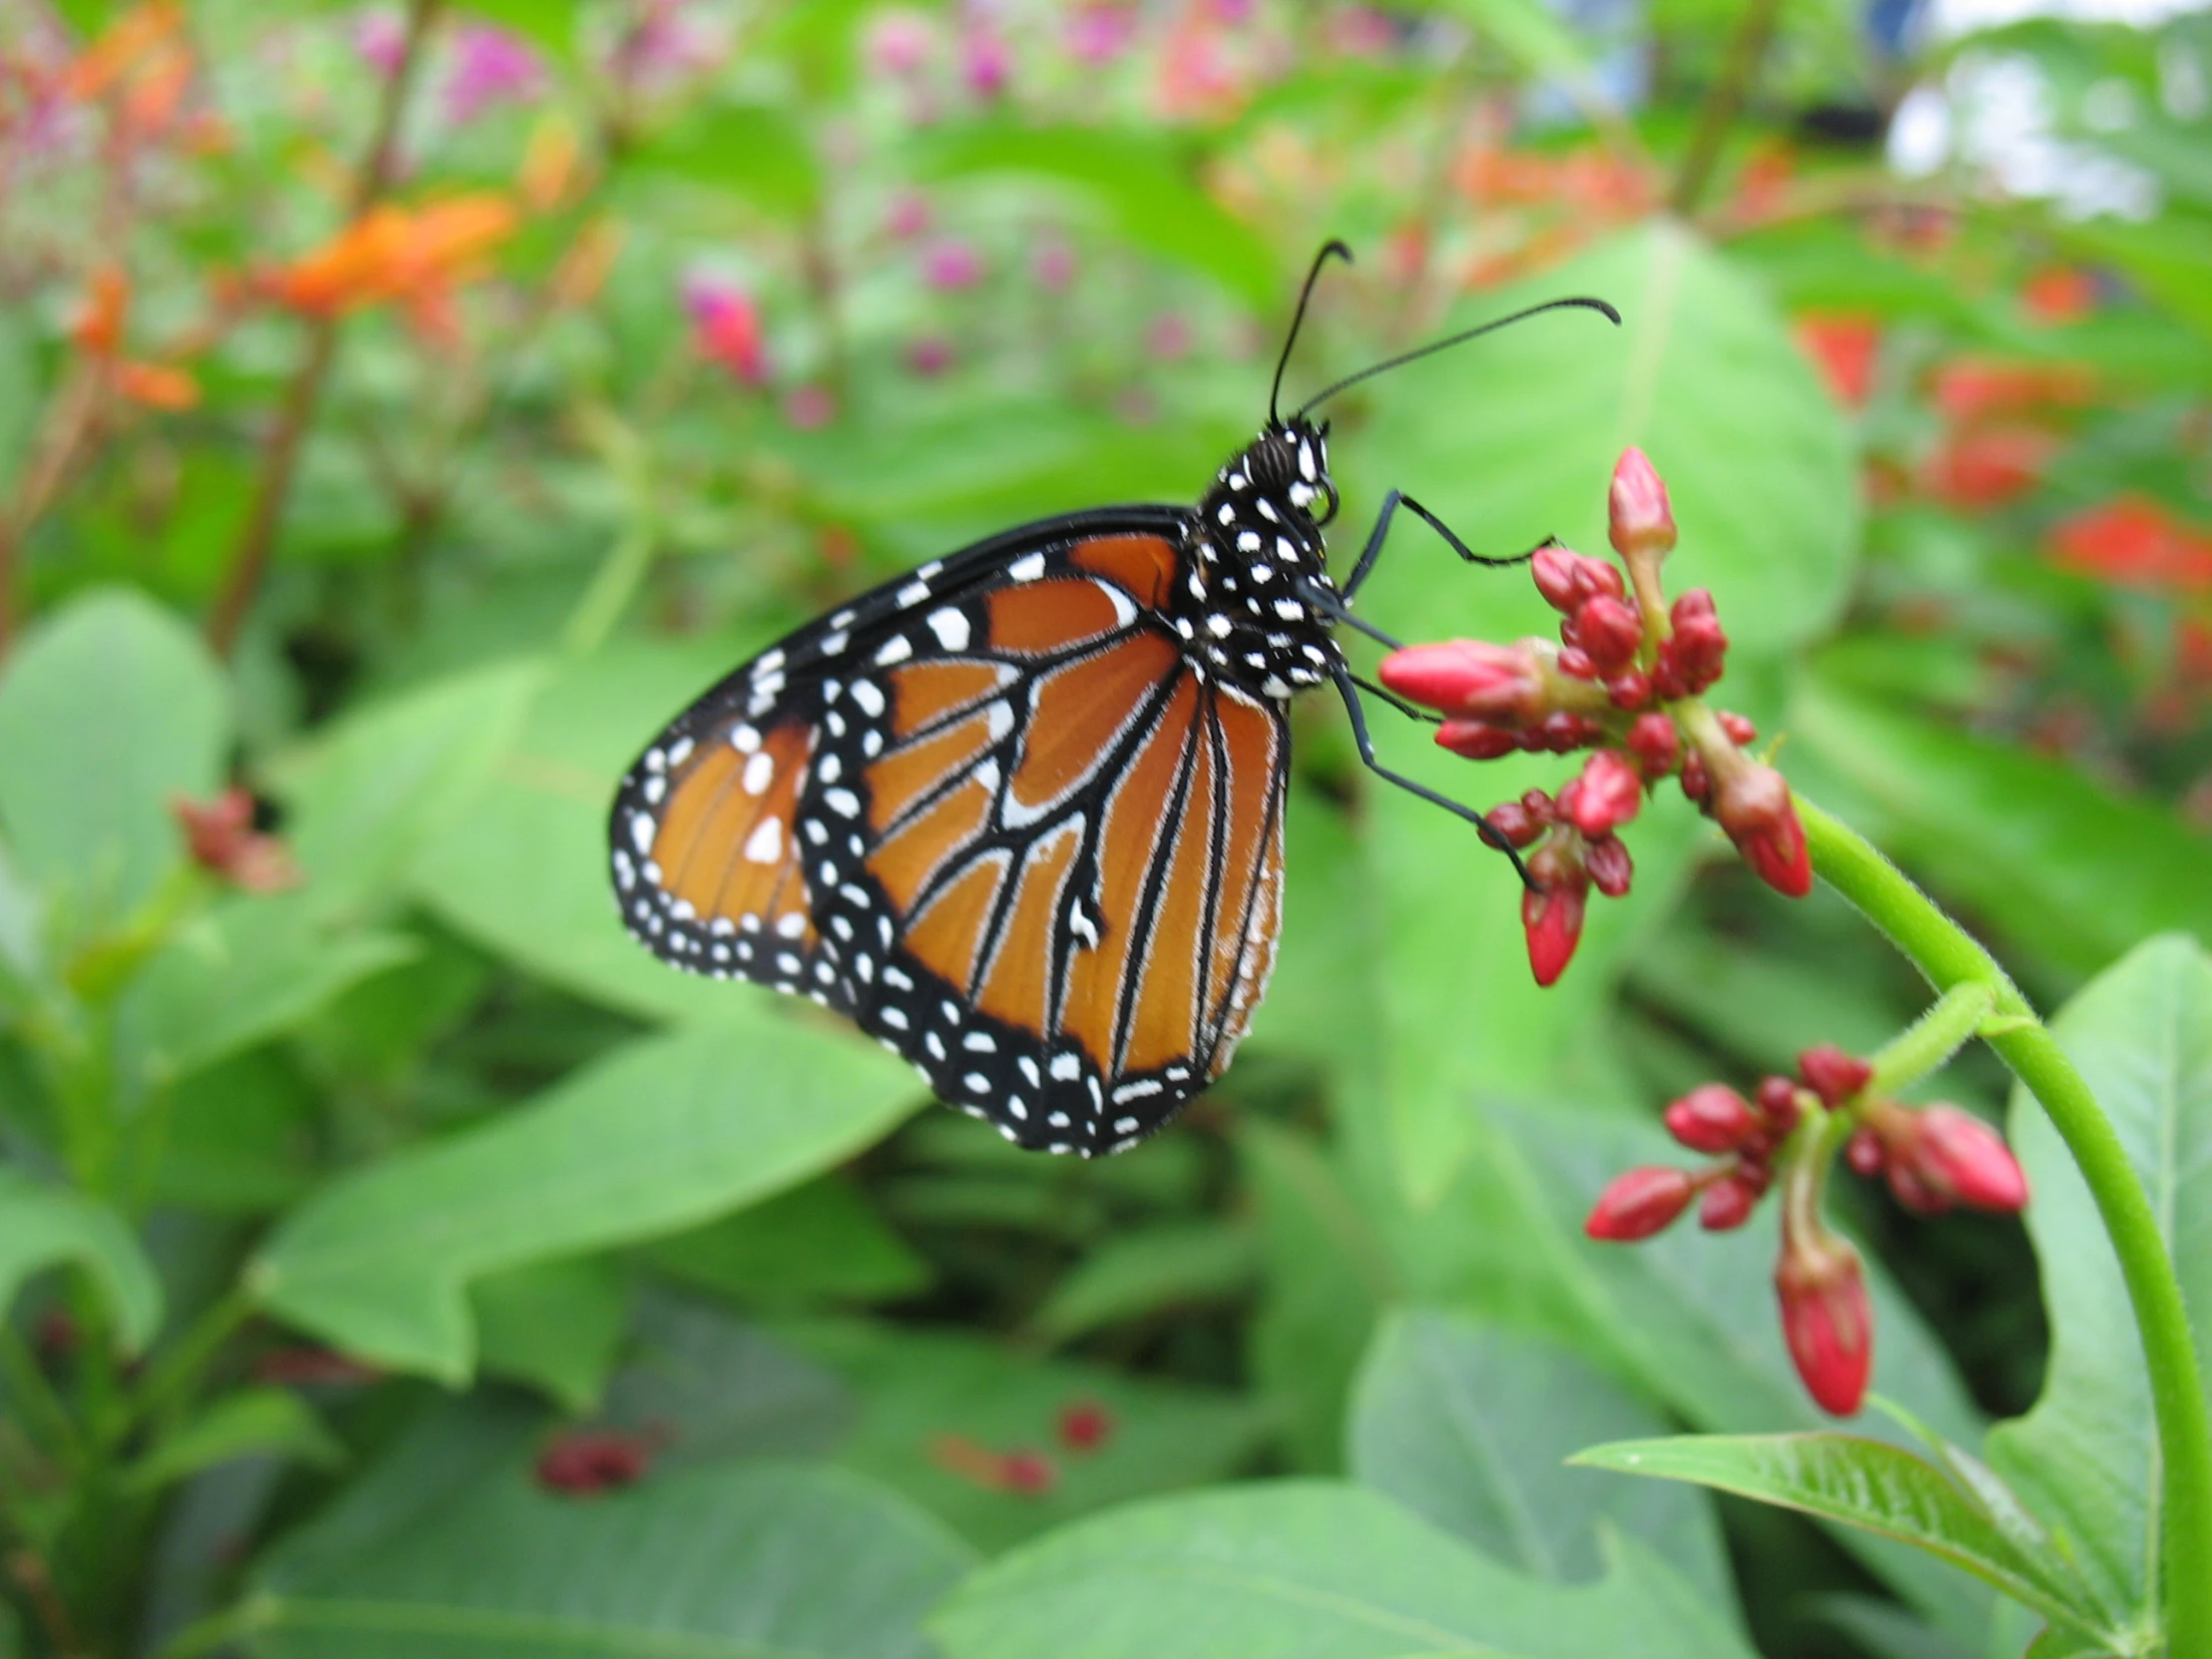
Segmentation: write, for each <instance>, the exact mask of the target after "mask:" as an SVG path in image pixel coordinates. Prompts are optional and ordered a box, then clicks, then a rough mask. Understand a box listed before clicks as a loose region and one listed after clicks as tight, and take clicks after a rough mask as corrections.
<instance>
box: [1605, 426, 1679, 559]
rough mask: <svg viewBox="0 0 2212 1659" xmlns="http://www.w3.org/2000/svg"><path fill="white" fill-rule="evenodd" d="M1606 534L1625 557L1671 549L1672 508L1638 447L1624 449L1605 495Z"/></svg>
mask: <svg viewBox="0 0 2212 1659" xmlns="http://www.w3.org/2000/svg"><path fill="white" fill-rule="evenodd" d="M1606 533H1607V535H1608V536H1609V537H1610V538H1611V540H1612V543H1613V547H1614V549H1615V551H1617V552H1619V553H1620V554H1621V555H1622V556H1623V557H1624V558H1625V557H1626V556H1628V555H1630V554H1632V553H1641V552H1644V551H1646V550H1649V551H1651V552H1654V553H1669V552H1672V551H1673V549H1674V543H1675V528H1674V508H1673V506H1672V505H1671V504H1670V503H1669V502H1668V500H1667V486H1666V485H1665V483H1663V482H1662V481H1661V480H1660V477H1659V474H1658V472H1657V470H1656V469H1655V468H1654V467H1653V466H1652V464H1651V461H1650V460H1649V458H1648V457H1646V456H1645V454H1644V452H1643V451H1642V450H1641V449H1624V450H1622V451H1621V458H1620V460H1619V462H1618V463H1617V464H1616V465H1615V466H1614V468H1613V483H1612V487H1611V490H1610V491H1609V492H1608V495H1607V497H1606Z"/></svg>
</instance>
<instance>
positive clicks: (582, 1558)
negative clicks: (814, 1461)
mask: <svg viewBox="0 0 2212 1659" xmlns="http://www.w3.org/2000/svg"><path fill="white" fill-rule="evenodd" d="M405 1513H406V1518H407V1522H408V1524H405V1525H384V1526H377V1525H374V1524H373V1519H374V1517H368V1516H363V1517H360V1518H359V1519H351V1517H343V1516H341V1517H338V1519H339V1521H340V1522H344V1521H347V1520H351V1524H350V1526H349V1527H348V1531H349V1533H350V1535H349V1536H348V1537H347V1538H346V1539H345V1543H344V1547H342V1548H340V1547H335V1544H336V1539H335V1537H334V1536H333V1535H332V1526H331V1523H330V1522H325V1523H322V1524H321V1525H320V1526H318V1527H317V1528H316V1529H314V1530H315V1531H316V1532H319V1533H321V1534H322V1536H310V1537H308V1538H306V1539H304V1540H302V1542H301V1546H295V1547H293V1548H291V1549H287V1550H286V1551H283V1552H280V1553H279V1555H278V1557H277V1560H276V1561H275V1562H274V1563H273V1564H272V1565H271V1567H270V1569H269V1570H268V1572H267V1573H266V1574H265V1576H264V1581H263V1583H262V1585H261V1587H260V1590H259V1593H258V1596H257V1604H258V1608H259V1611H260V1615H261V1617H260V1621H259V1629H258V1633H257V1636H256V1639H255V1644H254V1645H255V1651H256V1652H258V1653H261V1654H266V1655H268V1656H270V1659H358V1656H360V1655H364V1654H372V1653H375V1654H384V1653H406V1654H408V1655H410V1656H411V1659H491V1656H494V1655H520V1654H546V1653H579V1654H582V1653H589V1654H593V1655H598V1656H600V1659H672V1656H676V1655H683V1656H686V1659H767V1656H769V1655H775V1656H777V1659H927V1656H928V1648H927V1645H926V1642H925V1639H924V1638H923V1636H922V1634H921V1628H920V1624H921V1619H922V1616H923V1614H924V1613H925V1612H926V1611H927V1610H928V1608H929V1607H930V1606H931V1605H932V1604H933V1603H934V1602H935V1601H936V1600H937V1598H938V1597H940V1596H941V1595H942V1594H943V1593H944V1592H945V1591H946V1590H947V1589H948V1588H950V1587H951V1585H952V1584H953V1583H954V1582H955V1581H956V1580H957V1579H958V1578H959V1576H960V1574H961V1573H962V1572H963V1571H964V1570H965V1569H966V1567H967V1565H968V1563H969V1559H970V1557H969V1555H968V1552H967V1551H966V1549H965V1548H964V1547H963V1546H962V1545H961V1544H960V1543H959V1542H958V1541H957V1540H956V1539H954V1538H952V1537H950V1536H949V1535H948V1534H947V1533H946V1532H945V1531H944V1529H943V1528H942V1527H940V1526H938V1525H937V1524H936V1523H935V1522H934V1521H931V1520H930V1519H929V1518H928V1517H927V1516H926V1515H922V1514H918V1513H916V1512H915V1511H914V1510H913V1509H912V1508H911V1507H909V1506H908V1505H906V1504H905V1503H903V1502H901V1501H900V1500H899V1499H898V1498H896V1497H895V1496H893V1495H892V1494H890V1493H888V1492H884V1491H882V1490H880V1489H879V1488H877V1487H875V1486H873V1485H871V1484H870V1483H869V1482H867V1481H865V1480H863V1479H861V1478H860V1477H859V1476H858V1475H855V1474H852V1473H850V1472H848V1471H846V1470H843V1469H834V1468H807V1467H798V1466H786V1465H779V1464H774V1463H702V1464H695V1465H693V1466H690V1467H670V1468H668V1469H666V1470H657V1471H655V1472H653V1473H650V1474H648V1475H647V1477H646V1478H645V1479H644V1480H642V1481H640V1482H639V1483H638V1484H637V1485H635V1486H633V1487H630V1488H628V1489H627V1490H623V1491H616V1492H606V1493H601V1494H599V1495H597V1496H594V1497H592V1498H590V1499H589V1500H584V1499H579V1498H575V1497H567V1496H562V1495H559V1494H556V1493H552V1492H548V1491H545V1490H543V1489H542V1488H541V1487H539V1486H538V1485H537V1484H536V1483H535V1482H534V1481H533V1480H532V1479H531V1477H530V1475H529V1473H528V1470H527V1467H526V1465H524V1464H522V1463H520V1462H519V1460H517V1459H515V1458H513V1457H512V1456H511V1455H510V1456H508V1457H506V1458H503V1459H502V1460H501V1462H500V1463H498V1464H497V1465H495V1466H494V1467H493V1468H491V1469H490V1470H489V1471H488V1472H487V1473H485V1474H483V1475H480V1476H477V1477H475V1478H472V1479H468V1480H466V1481H463V1482H457V1483H454V1484H453V1485H451V1486H450V1487H449V1488H448V1489H447V1491H446V1492H445V1493H444V1495H443V1497H442V1499H441V1500H440V1501H439V1502H437V1503H436V1504H435V1505H434V1506H427V1507H415V1506H410V1507H409V1509H408V1510H407V1511H405Z"/></svg>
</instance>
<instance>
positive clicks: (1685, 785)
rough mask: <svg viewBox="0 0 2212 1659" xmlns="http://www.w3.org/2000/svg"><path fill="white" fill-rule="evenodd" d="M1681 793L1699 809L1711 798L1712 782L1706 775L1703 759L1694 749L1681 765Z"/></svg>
mask: <svg viewBox="0 0 2212 1659" xmlns="http://www.w3.org/2000/svg"><path fill="white" fill-rule="evenodd" d="M1682 793H1683V795H1684V796H1685V797H1686V798H1687V799H1689V800H1691V801H1694V802H1696V803H1697V804H1698V805H1699V806H1701V807H1702V806H1703V805H1705V803H1706V802H1707V801H1708V800H1710V799H1711V798H1712V794H1713V781H1712V779H1711V778H1709V777H1708V776H1707V775H1706V771H1705V757H1704V756H1702V755H1700V754H1699V753H1698V752H1697V751H1696V750H1694V749H1693V750H1692V751H1690V754H1689V756H1688V757H1687V758H1686V759H1685V760H1684V761H1683V763H1682Z"/></svg>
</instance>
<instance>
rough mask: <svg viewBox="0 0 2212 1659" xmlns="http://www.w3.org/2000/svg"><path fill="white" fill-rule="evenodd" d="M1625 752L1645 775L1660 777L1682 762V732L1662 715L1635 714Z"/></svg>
mask: <svg viewBox="0 0 2212 1659" xmlns="http://www.w3.org/2000/svg"><path fill="white" fill-rule="evenodd" d="M1628 752H1629V753H1630V754H1631V755H1633V756H1635V757H1636V760H1637V762H1638V763H1639V764H1640V765H1641V766H1642V767H1643V769H1644V776H1645V777H1646V778H1649V779H1654V780H1656V779H1660V778H1664V777H1666V776H1668V775H1669V774H1670V773H1672V772H1673V771H1674V769H1675V768H1676V767H1678V766H1680V765H1681V764H1682V734H1681V733H1680V732H1679V731H1678V730H1676V728H1675V724H1674V722H1673V721H1672V720H1670V719H1669V718H1668V717H1667V716H1665V715H1661V714H1649V715H1638V716H1637V717H1636V721H1635V724H1634V725H1632V726H1630V727H1629V729H1628Z"/></svg>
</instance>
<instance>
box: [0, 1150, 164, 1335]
mask: <svg viewBox="0 0 2212 1659" xmlns="http://www.w3.org/2000/svg"><path fill="white" fill-rule="evenodd" d="M63 1262H75V1263H76V1264H77V1265H78V1266H79V1267H81V1268H83V1269H84V1270H85V1272H86V1273H88V1274H90V1275H91V1276H92V1278H93V1280H94V1281H95V1282H96V1283H97V1284H98V1285H99V1286H100V1289H101V1292H102V1294H103V1295H105V1296H106V1297H107V1299H108V1306H109V1308H110V1309H111V1310H112V1312H113V1313H114V1315H115V1324H116V1332H117V1334H118V1336H120V1337H121V1339H122V1343H123V1348H124V1350H125V1352H127V1353H130V1354H137V1353H139V1352H140V1351H142V1350H143V1349H144V1348H145V1347H146V1345H147V1344H148V1343H150V1342H152V1341H153V1340H154V1333H155V1332H156V1331H158V1330H160V1329H161V1323H162V1286H161V1281H160V1280H159V1279H157V1278H155V1276H154V1267H153V1264H152V1263H151V1262H149V1261H148V1260H147V1259H146V1252H145V1251H144V1250H143V1249H141V1248H140V1246H139V1242H138V1240H137V1238H136V1237H134V1236H133V1234H132V1232H131V1230H130V1228H129V1227H128V1226H126V1225H125V1224H124V1220H123V1218H122V1217H121V1216H119V1215H117V1214H116V1213H115V1212H114V1211H113V1210H111V1209H109V1208H108V1207H107V1206H106V1205H105V1204H101V1203H99V1202H98V1201H96V1200H94V1199H91V1198H87V1197H86V1196H85V1195H83V1194H82V1193H77V1192H72V1191H70V1190H69V1189H68V1188H66V1187H49V1186H44V1185H42V1184H40V1183H39V1182H36V1181H33V1180H32V1179H31V1178H30V1177H29V1176H27V1175H24V1174H22V1173H20V1172H19V1171H16V1170H11V1169H0V1313H5V1312H6V1311H7V1310H8V1309H9V1308H12V1307H13V1306H14V1305H15V1299H16V1294H17V1293H18V1292H19V1291H21V1290H22V1289H23V1282H24V1281H25V1280H27V1279H29V1278H30V1277H31V1276H32V1275H33V1274H35V1273H42V1272H44V1271H45V1270H46V1269H48V1268H51V1267H55V1266H57V1265H59V1264H60V1263H63Z"/></svg>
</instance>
